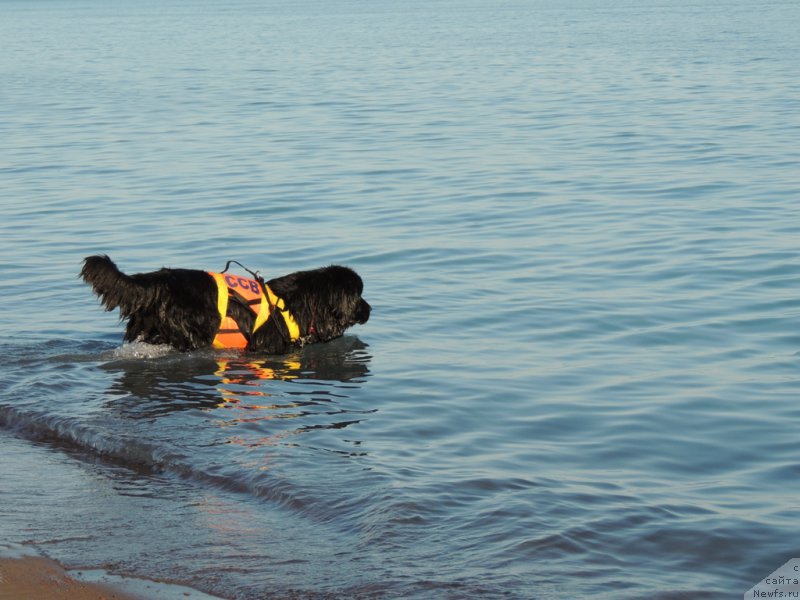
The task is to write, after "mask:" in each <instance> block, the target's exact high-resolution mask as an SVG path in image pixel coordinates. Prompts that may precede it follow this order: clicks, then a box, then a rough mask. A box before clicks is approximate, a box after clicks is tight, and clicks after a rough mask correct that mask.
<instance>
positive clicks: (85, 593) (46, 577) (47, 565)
mask: <svg viewBox="0 0 800 600" xmlns="http://www.w3.org/2000/svg"><path fill="white" fill-rule="evenodd" d="M101 599H102V600H145V599H144V598H141V597H139V596H130V595H128V594H125V593H123V592H120V591H117V590H115V589H113V588H111V587H109V586H106V585H102V584H98V583H88V582H85V581H80V580H77V579H75V578H73V577H71V576H70V575H69V574H68V573H67V572H66V571H65V570H64V568H63V567H62V566H61V565H59V564H58V563H57V562H54V561H52V560H50V559H48V558H41V557H33V556H26V557H23V558H0V600H101Z"/></svg>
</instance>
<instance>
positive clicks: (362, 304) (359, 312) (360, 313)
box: [355, 298, 372, 325]
mask: <svg viewBox="0 0 800 600" xmlns="http://www.w3.org/2000/svg"><path fill="white" fill-rule="evenodd" d="M371 312H372V307H371V306H370V305H369V303H368V302H367V301H366V300H364V299H363V298H362V299H361V300H359V301H358V308H357V309H356V315H355V317H356V323H359V324H360V325H363V324H364V323H366V322H367V321H369V314H370V313H371Z"/></svg>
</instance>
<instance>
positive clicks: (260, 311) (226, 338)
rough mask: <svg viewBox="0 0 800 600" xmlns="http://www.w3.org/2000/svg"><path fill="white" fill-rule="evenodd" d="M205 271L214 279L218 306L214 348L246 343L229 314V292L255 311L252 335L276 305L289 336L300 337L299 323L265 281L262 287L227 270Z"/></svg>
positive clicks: (294, 338) (240, 346)
mask: <svg viewBox="0 0 800 600" xmlns="http://www.w3.org/2000/svg"><path fill="white" fill-rule="evenodd" d="M208 274H209V275H211V277H213V278H214V281H215V282H216V283H217V310H218V311H219V316H220V325H219V329H218V330H217V335H216V336H215V337H214V342H213V345H214V348H246V347H247V338H246V337H245V335H244V333H242V330H241V328H240V327H239V324H238V323H237V322H236V321H234V320H233V319H232V318H231V317H229V316H228V300H229V298H230V297H231V296H233V297H234V298H236V299H237V300H238V301H239V302H241V303H242V304H244V305H245V306H247V307H249V308H250V310H252V311H253V313H254V314H255V315H256V320H255V322H254V323H253V330H252V331H251V332H250V334H251V335H252V334H253V333H255V332H256V331H257V330H258V328H259V327H261V326H262V325H263V324H264V323H266V322H267V319H269V316H270V314H271V310H272V309H275V310H277V311H278V312H280V314H281V316H282V317H283V321H284V323H286V328H287V329H288V331H289V339H291V340H292V341H295V340H297V339H298V338H299V337H300V326H299V325H298V324H297V321H295V319H294V317H293V316H292V315H291V313H290V312H289V311H288V310H286V306H285V304H284V302H283V298H279V297H278V296H276V295H275V293H274V292H273V291H272V290H271V289H270V288H269V286H268V285H267V284H264V287H263V289H262V287H261V284H260V283H259V282H258V281H256V280H255V279H248V278H247V277H241V276H239V275H232V274H229V273H212V272H211V271H209V272H208ZM265 291H266V295H265V293H264V292H265Z"/></svg>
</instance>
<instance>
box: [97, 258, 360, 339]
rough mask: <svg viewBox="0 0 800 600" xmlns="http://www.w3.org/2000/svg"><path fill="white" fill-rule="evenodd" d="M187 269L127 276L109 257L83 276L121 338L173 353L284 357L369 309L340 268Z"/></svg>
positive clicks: (356, 281) (353, 278)
mask: <svg viewBox="0 0 800 600" xmlns="http://www.w3.org/2000/svg"><path fill="white" fill-rule="evenodd" d="M253 275H254V277H255V279H250V278H246V277H240V276H238V275H230V274H225V273H224V272H223V273H211V272H206V271H198V270H193V269H168V268H162V269H161V270H160V271H153V272H151V273H138V274H135V275H126V274H125V273H123V272H121V271H120V270H119V269H118V268H117V266H116V265H115V264H114V263H113V262H112V260H111V259H110V258H109V257H108V256H89V257H87V258H86V259H85V260H84V264H83V269H82V270H81V277H83V280H84V281H85V282H86V283H88V284H89V285H91V286H92V288H93V289H94V292H95V293H96V294H97V295H98V296H99V297H100V300H101V302H102V303H103V306H105V308H106V310H113V309H115V308H119V312H120V318H121V319H128V325H127V330H126V332H125V340H126V341H129V342H133V341H143V342H148V343H151V344H169V345H170V346H173V347H174V348H176V349H177V350H182V351H185V350H194V349H197V348H204V347H209V346H214V347H216V348H242V349H244V350H247V351H252V352H264V353H268V354H283V353H286V352H288V351H289V350H291V349H292V348H294V347H299V346H302V345H303V344H309V343H313V342H325V341H328V340H331V339H333V338H336V337H339V336H341V335H342V334H343V333H344V331H345V330H346V329H347V328H348V327H351V326H353V325H355V324H356V323H366V322H367V320H368V319H369V314H370V311H371V310H372V309H371V307H370V305H369V304H368V303H367V302H366V300H364V299H362V298H361V293H362V291H363V289H364V284H363V282H362V281H361V277H359V276H358V274H356V273H355V271H353V270H352V269H349V268H347V267H341V266H336V265H334V266H330V267H323V268H321V269H315V270H313V271H298V272H297V273H292V274H291V275H285V276H283V277H278V278H276V279H271V280H269V281H266V282H265V281H264V280H263V279H261V278H259V277H258V276H257V275H255V274H253Z"/></svg>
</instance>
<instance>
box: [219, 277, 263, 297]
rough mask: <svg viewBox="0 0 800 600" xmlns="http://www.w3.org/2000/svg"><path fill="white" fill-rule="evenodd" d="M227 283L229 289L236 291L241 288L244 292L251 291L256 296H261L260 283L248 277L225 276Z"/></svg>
mask: <svg viewBox="0 0 800 600" xmlns="http://www.w3.org/2000/svg"><path fill="white" fill-rule="evenodd" d="M225 283H226V284H227V285H228V287H229V288H231V289H232V290H235V289H236V288H241V289H243V290H250V291H251V292H253V293H254V294H260V293H261V290H260V289H259V287H258V282H257V281H255V280H253V279H247V278H246V277H238V276H236V275H225Z"/></svg>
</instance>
